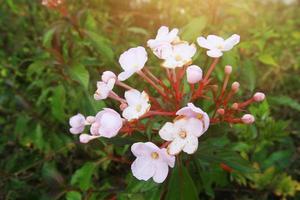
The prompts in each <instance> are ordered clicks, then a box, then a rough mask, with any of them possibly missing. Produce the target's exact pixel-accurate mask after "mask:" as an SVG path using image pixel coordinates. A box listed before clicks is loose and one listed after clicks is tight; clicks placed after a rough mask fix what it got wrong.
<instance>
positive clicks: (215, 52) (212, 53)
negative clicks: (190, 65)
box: [206, 49, 223, 58]
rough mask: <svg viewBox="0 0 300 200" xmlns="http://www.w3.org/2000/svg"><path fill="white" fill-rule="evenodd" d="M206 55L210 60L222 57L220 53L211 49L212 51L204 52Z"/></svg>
mask: <svg viewBox="0 0 300 200" xmlns="http://www.w3.org/2000/svg"><path fill="white" fill-rule="evenodd" d="M206 54H207V55H208V56H209V57H212V58H219V57H221V56H222V55H223V53H222V51H220V50H218V49H212V50H209V51H207V52H206Z"/></svg>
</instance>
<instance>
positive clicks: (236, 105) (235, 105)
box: [231, 103, 239, 110]
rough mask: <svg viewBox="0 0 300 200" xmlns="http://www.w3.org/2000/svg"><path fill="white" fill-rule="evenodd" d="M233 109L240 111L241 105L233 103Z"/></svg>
mask: <svg viewBox="0 0 300 200" xmlns="http://www.w3.org/2000/svg"><path fill="white" fill-rule="evenodd" d="M231 108H232V109H234V110H237V109H239V104H238V103H233V104H232V106H231Z"/></svg>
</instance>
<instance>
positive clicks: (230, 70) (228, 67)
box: [224, 65, 232, 75]
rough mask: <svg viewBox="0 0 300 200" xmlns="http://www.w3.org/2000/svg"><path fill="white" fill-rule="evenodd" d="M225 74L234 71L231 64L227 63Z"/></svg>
mask: <svg viewBox="0 0 300 200" xmlns="http://www.w3.org/2000/svg"><path fill="white" fill-rule="evenodd" d="M224 71H225V74H227V75H229V74H231V72H232V67H231V66H230V65H226V66H225V68H224Z"/></svg>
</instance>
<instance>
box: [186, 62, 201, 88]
mask: <svg viewBox="0 0 300 200" xmlns="http://www.w3.org/2000/svg"><path fill="white" fill-rule="evenodd" d="M186 76H187V81H188V83H190V84H195V83H197V82H199V81H200V80H201V79H202V69H201V68H200V67H198V66H197V65H191V66H189V67H188V68H187V69H186Z"/></svg>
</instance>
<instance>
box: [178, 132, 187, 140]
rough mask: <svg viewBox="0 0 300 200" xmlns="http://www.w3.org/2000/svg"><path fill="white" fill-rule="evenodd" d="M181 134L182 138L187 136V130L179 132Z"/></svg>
mask: <svg viewBox="0 0 300 200" xmlns="http://www.w3.org/2000/svg"><path fill="white" fill-rule="evenodd" d="M179 136H180V137H181V138H183V139H184V138H186V132H185V131H180V132H179Z"/></svg>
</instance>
